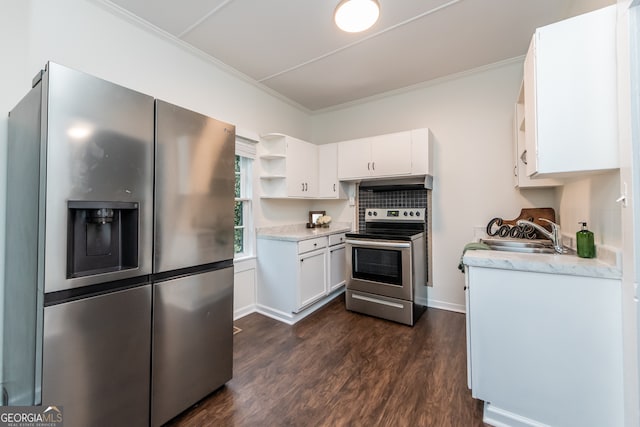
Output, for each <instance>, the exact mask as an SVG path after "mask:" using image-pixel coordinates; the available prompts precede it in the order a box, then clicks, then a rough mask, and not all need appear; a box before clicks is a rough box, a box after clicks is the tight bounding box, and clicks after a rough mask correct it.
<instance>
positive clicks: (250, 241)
mask: <svg viewBox="0 0 640 427" xmlns="http://www.w3.org/2000/svg"><path fill="white" fill-rule="evenodd" d="M257 142H258V141H256V140H253V139H250V138H247V137H244V136H242V135H236V150H235V151H236V155H237V156H240V157H244V158H246V159H249V160H250V164H249V165H248V164H247V163H249V162H247V161H246V160H241V165H240V173H241V188H240V194H241V195H243V197H237V198H235V201H238V202H243V209H242V215H243V217H242V224H243V225H242V226H241V227H237V228H242V229H244V233H243V236H244V242H243V251H242V252H239V253H237V254H234V260H235V261H241V260H246V259H250V258H255V247H256V244H255V239H256V236H255V234H256V233H255V228H254V226H253V217H254V207H253V196H252V184H253V167H254V160H255V159H256V152H257V150H256V144H257ZM247 186H248V187H247ZM235 229H236V227H235V226H234V230H235Z"/></svg>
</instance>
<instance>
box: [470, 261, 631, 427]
mask: <svg viewBox="0 0 640 427" xmlns="http://www.w3.org/2000/svg"><path fill="white" fill-rule="evenodd" d="M466 279H467V282H466V283H467V286H468V289H467V294H466V295H467V320H468V323H467V332H468V337H467V338H468V341H467V344H468V353H467V357H468V358H469V359H468V362H469V364H468V368H469V371H470V375H469V380H470V386H471V389H472V395H473V397H475V398H477V399H481V400H484V401H485V422H488V423H489V424H491V425H552V426H562V425H565V426H570V425H572V426H604V425H611V426H614V425H616V426H618V425H624V419H623V414H624V410H623V378H622V317H621V308H620V298H621V281H620V280H619V279H605V278H595V277H582V276H572V275H563V274H548V273H539V272H525V271H515V270H501V269H495V268H484V267H468V269H467V278H466Z"/></svg>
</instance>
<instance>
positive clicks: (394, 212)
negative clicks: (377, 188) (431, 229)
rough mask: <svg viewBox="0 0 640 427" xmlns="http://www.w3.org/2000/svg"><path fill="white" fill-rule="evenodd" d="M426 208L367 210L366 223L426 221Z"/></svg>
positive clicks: (365, 214) (365, 213)
mask: <svg viewBox="0 0 640 427" xmlns="http://www.w3.org/2000/svg"><path fill="white" fill-rule="evenodd" d="M425 211H426V209H425V208H377V209H366V210H365V212H364V219H365V221H424V215H425Z"/></svg>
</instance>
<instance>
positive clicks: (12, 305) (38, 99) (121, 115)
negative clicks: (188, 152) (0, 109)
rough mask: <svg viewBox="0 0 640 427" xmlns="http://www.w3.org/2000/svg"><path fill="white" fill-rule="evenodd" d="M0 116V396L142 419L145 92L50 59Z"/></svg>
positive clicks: (148, 102)
mask: <svg viewBox="0 0 640 427" xmlns="http://www.w3.org/2000/svg"><path fill="white" fill-rule="evenodd" d="M8 128H9V145H8V175H7V176H8V189H7V234H6V245H7V246H6V265H5V273H6V275H5V316H4V343H3V384H2V385H3V394H4V399H3V400H4V403H5V404H10V405H40V404H42V405H60V406H62V407H63V408H64V424H65V426H88V425H91V426H99V425H105V426H106V425H146V424H148V419H149V380H150V360H149V359H150V345H151V342H150V341H151V340H150V337H151V302H152V292H151V285H150V282H149V277H150V276H149V275H150V273H151V268H152V234H153V227H152V226H153V215H152V210H153V148H154V140H153V136H154V99H153V98H152V97H150V96H147V95H144V94H141V93H138V92H135V91H132V90H130V89H126V88H123V87H121V86H118V85H115V84H113V83H109V82H107V81H104V80H101V79H98V78H96V77H92V76H89V75H87V74H84V73H80V72H78V71H75V70H72V69H69V68H66V67H64V66H61V65H59V64H55V63H51V62H50V63H48V64H47V66H46V68H45V70H43V71H42V72H41V73H39V74H38V75H37V76H36V78H34V82H33V88H32V89H31V91H30V92H29V93H28V94H27V95H26V96H25V97H24V98H23V99H22V100H21V101H20V103H19V104H18V105H17V106H16V107H15V108H14V109H13V110H12V111H11V112H10V114H9V120H8Z"/></svg>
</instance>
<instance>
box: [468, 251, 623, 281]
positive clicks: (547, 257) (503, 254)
mask: <svg viewBox="0 0 640 427" xmlns="http://www.w3.org/2000/svg"><path fill="white" fill-rule="evenodd" d="M463 263H464V264H465V265H468V266H471V267H486V268H499V269H503V270H520V271H532V272H538V273H551V274H566V275H571V276H587V277H600V278H605V279H620V278H622V271H621V269H620V268H619V267H618V266H616V265H613V264H610V263H607V262H604V261H603V260H600V259H598V258H592V259H588V258H580V257H578V256H576V255H573V254H563V255H559V254H529V253H518V252H507V251H495V250H469V251H467V252H466V253H465V254H464V257H463Z"/></svg>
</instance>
